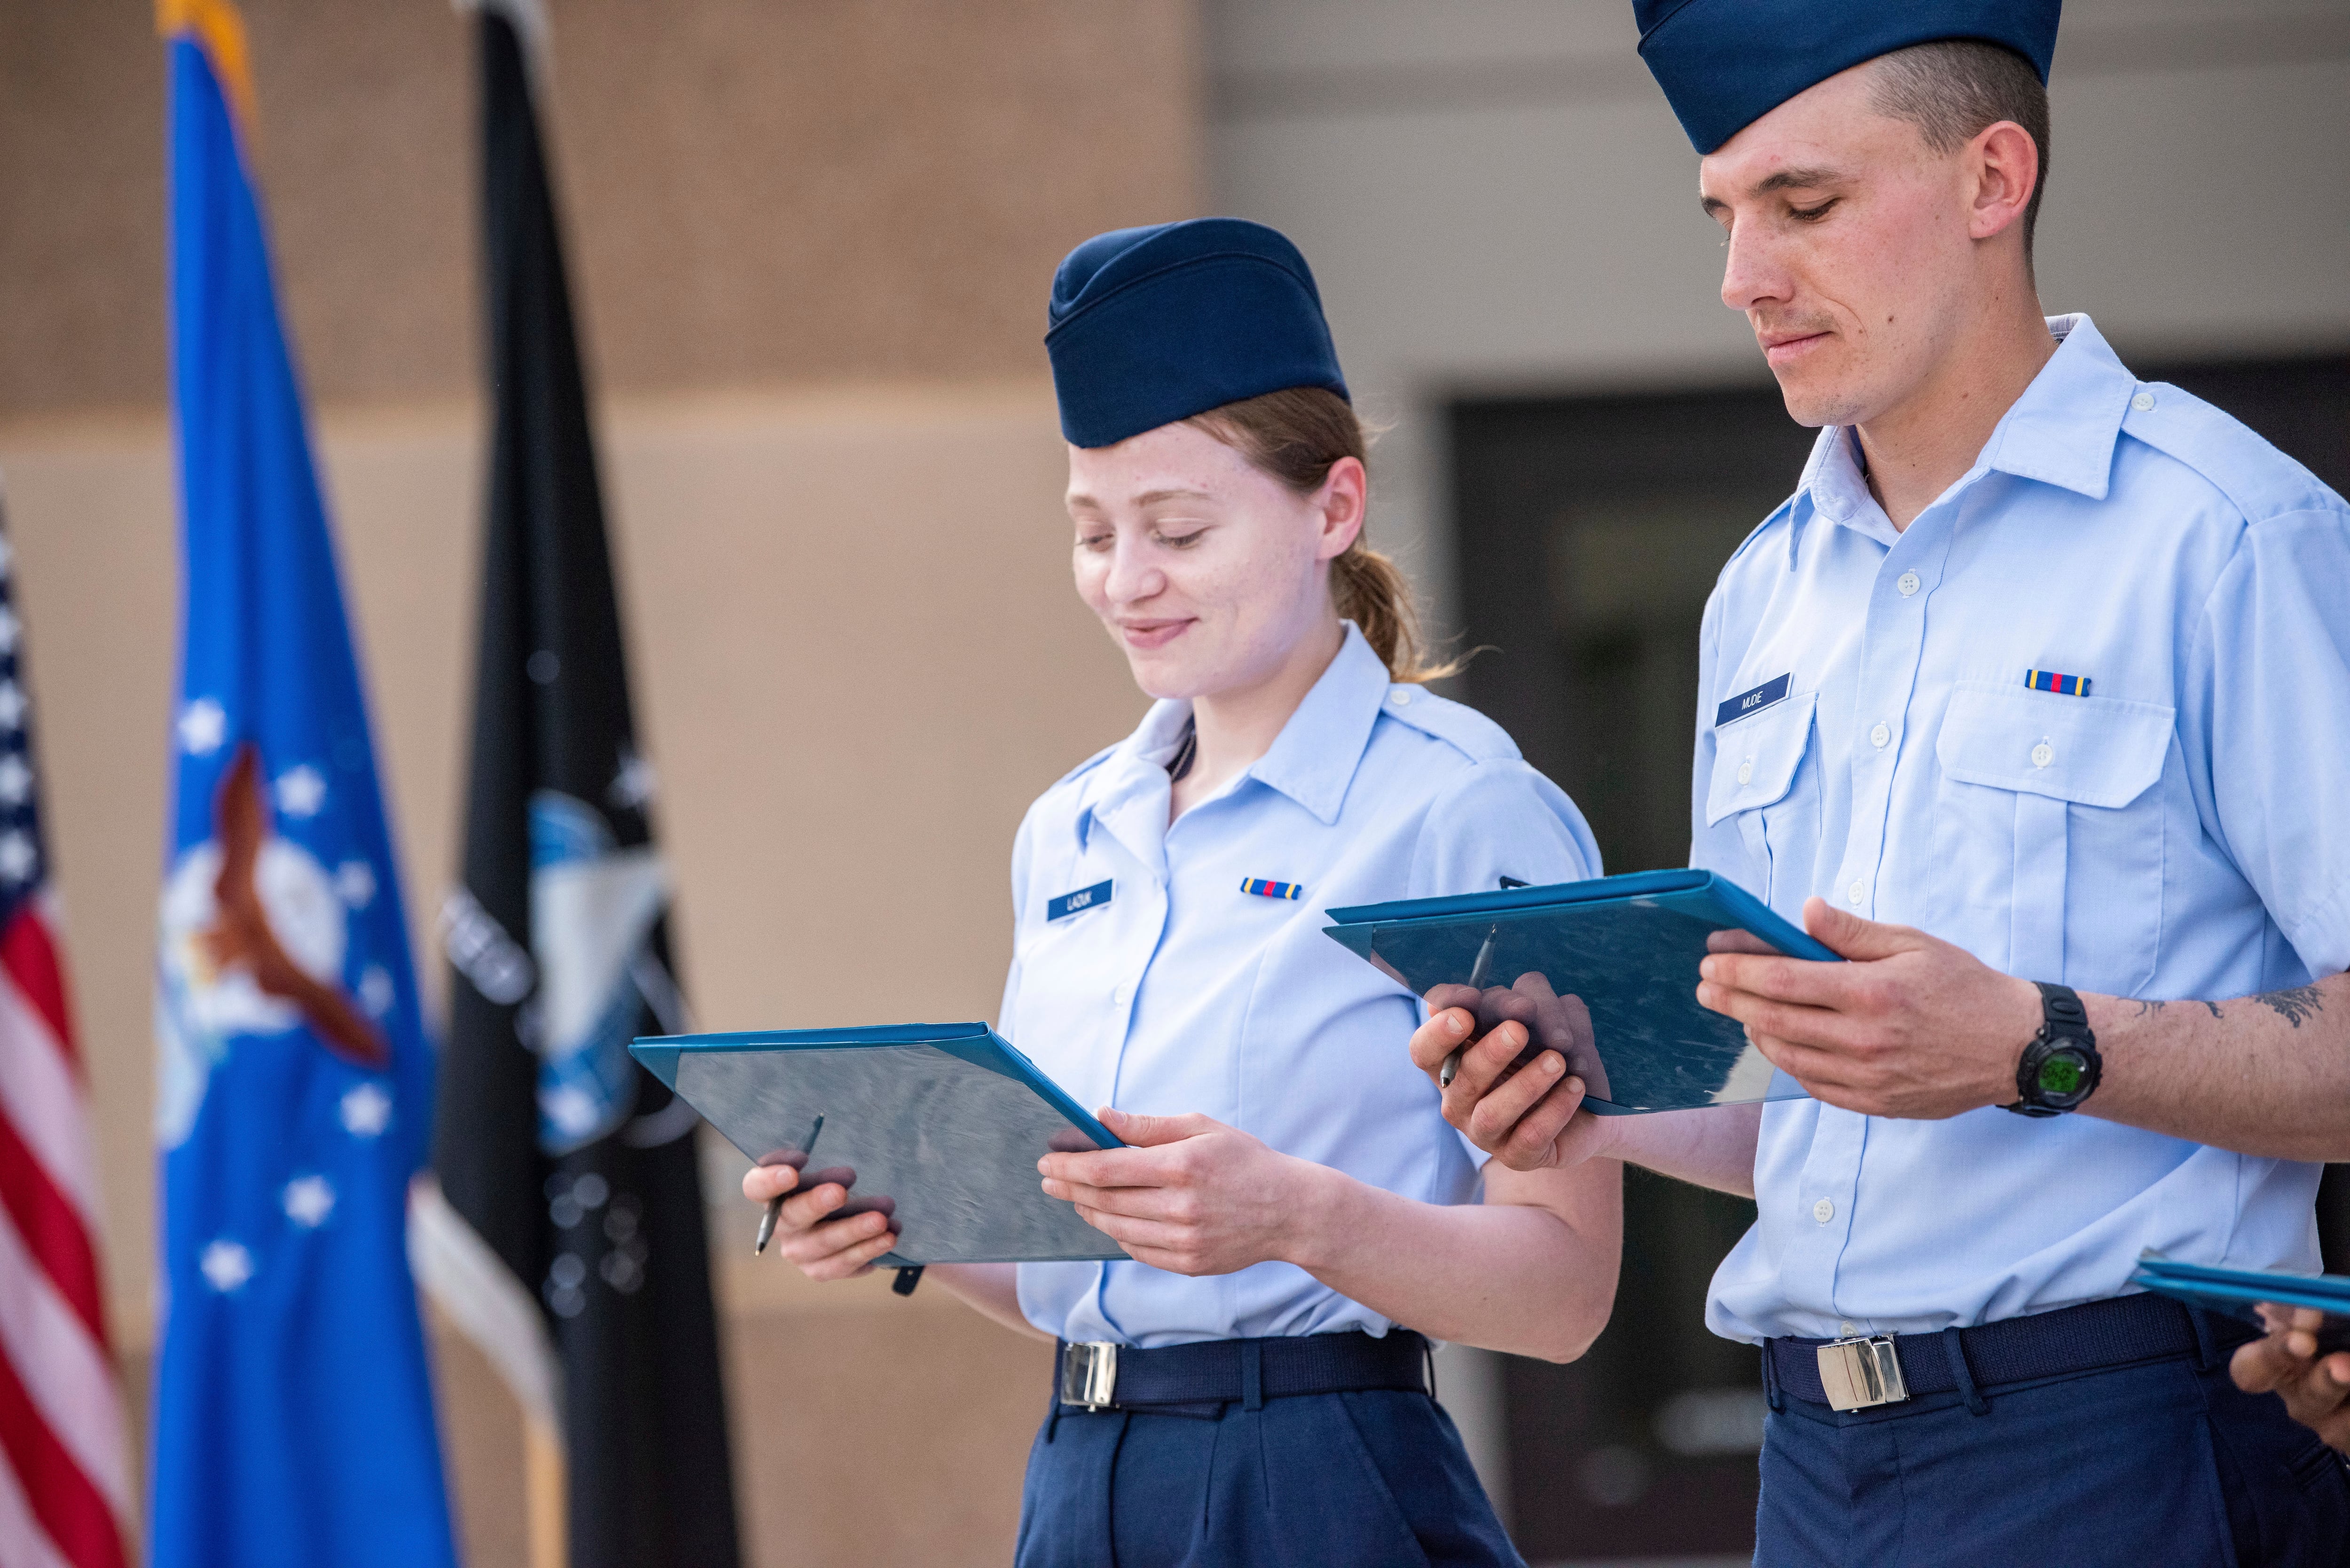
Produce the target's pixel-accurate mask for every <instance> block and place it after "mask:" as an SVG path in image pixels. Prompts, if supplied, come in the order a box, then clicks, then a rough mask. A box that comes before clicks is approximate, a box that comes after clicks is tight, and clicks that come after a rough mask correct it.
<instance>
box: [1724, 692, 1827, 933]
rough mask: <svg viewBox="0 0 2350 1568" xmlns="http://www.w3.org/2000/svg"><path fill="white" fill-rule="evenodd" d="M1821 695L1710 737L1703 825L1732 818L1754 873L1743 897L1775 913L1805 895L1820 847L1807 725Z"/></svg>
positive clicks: (1816, 783)
mask: <svg viewBox="0 0 2350 1568" xmlns="http://www.w3.org/2000/svg"><path fill="white" fill-rule="evenodd" d="M1818 705H1819V693H1818V692H1816V691H1806V692H1804V694H1803V695H1802V696H1800V697H1790V698H1788V699H1787V700H1786V701H1784V702H1782V703H1779V704H1777V705H1776V706H1774V707H1771V708H1766V709H1764V710H1763V711H1762V712H1760V713H1758V714H1756V715H1754V717H1752V718H1751V719H1742V720H1740V721H1738V722H1736V723H1733V724H1730V725H1727V726H1717V727H1716V728H1715V730H1714V732H1713V778H1712V780H1711V783H1710V784H1708V785H1707V788H1706V794H1705V825H1706V826H1708V827H1713V826H1718V825H1719V824H1720V823H1721V821H1722V820H1723V819H1724V818H1727V817H1732V816H1734V817H1736V818H1737V819H1738V822H1737V826H1738V836H1739V839H1740V841H1741V842H1742V844H1743V845H1744V846H1745V847H1746V858H1747V862H1748V865H1749V866H1750V867H1752V874H1751V875H1750V876H1749V877H1744V878H1741V880H1742V881H1743V882H1744V883H1745V886H1746V889H1747V891H1749V892H1751V893H1752V894H1753V895H1754V896H1755V897H1756V898H1761V899H1762V900H1763V902H1764V903H1766V904H1770V905H1773V906H1774V907H1775V906H1776V904H1777V902H1778V895H1779V894H1780V893H1781V892H1782V891H1785V890H1789V889H1799V890H1800V891H1798V892H1797V897H1798V898H1801V897H1802V896H1803V894H1804V893H1807V892H1808V891H1809V890H1810V889H1809V884H1810V881H1811V874H1812V863H1813V861H1814V858H1815V857H1816V856H1817V853H1818V849H1819V841H1820V786H1819V765H1818V763H1817V762H1816V761H1815V760H1812V761H1808V763H1807V759H1811V757H1812V751H1813V748H1812V718H1813V711H1814V709H1816V708H1817V707H1818Z"/></svg>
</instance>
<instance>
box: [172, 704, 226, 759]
mask: <svg viewBox="0 0 2350 1568" xmlns="http://www.w3.org/2000/svg"><path fill="white" fill-rule="evenodd" d="M177 728H178V730H179V732H180V748H181V749H182V751H184V752H186V753H188V755H190V756H192V757H208V756H210V755H212V754H213V753H214V752H217V751H219V750H220V745H221V742H223V741H225V740H227V739H228V714H227V713H226V712H225V711H223V710H222V708H221V705H220V704H219V703H217V702H215V701H213V700H212V699H211V698H209V697H199V698H197V699H196V700H195V701H192V702H191V703H189V704H188V705H187V706H186V707H184V708H182V709H181V710H180V722H179V724H178V726H177Z"/></svg>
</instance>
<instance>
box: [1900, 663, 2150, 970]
mask: <svg viewBox="0 0 2350 1568" xmlns="http://www.w3.org/2000/svg"><path fill="white" fill-rule="evenodd" d="M2177 717H2178V715H2177V711H2176V710H2174V709H2171V708H2166V707H2163V706H2161V705H2159V704H2157V703H2152V702H2131V701H2123V700H2121V699H2118V698H2112V697H2062V696H2057V695H2054V694H2053V693H2047V692H2035V691H2024V690H2021V689H2016V688H2010V687H2005V686H1990V685H1984V684H1979V683H1969V684H1964V685H1961V686H1960V687H1959V688H1958V690H1957V691H1954V692H1953V693H1952V694H1951V697H1950V708H1949V710H1948V711H1947V712H1946V713H1945V714H1944V716H1943V719H1942V728H1941V732H1940V734H1939V736H1937V737H1936V739H1935V742H1934V756H1935V761H1936V762H1937V763H1939V768H1940V774H1941V776H1940V778H1939V782H1938V784H1937V785H1936V792H1935V804H1936V807H1937V809H1936V812H1935V830H1934V843H1933V850H1934V862H1935V865H1936V867H1937V875H1938V876H1939V878H1940V882H1941V894H1942V896H1941V898H1939V900H1937V903H1938V906H1939V915H1940V919H1939V920H1938V927H1939V928H1940V929H1939V932H1938V934H1941V935H1945V936H1948V937H1950V940H1954V941H1957V942H1959V943H1960V946H1962V947H1965V948H1967V949H1968V950H1970V951H1972V952H1973V953H1974V954H1975V955H1976V956H1977V957H1978V958H1981V959H1982V960H1983V961H1985V962H1986V963H1991V964H1993V965H1996V966H1997V967H1999V968H2001V969H2003V970H2005V971H2007V972H2008V973H2010V974H2015V975H2021V976H2024V977H2026V978H2029V979H2033V980H2045V981H2059V982H2062V983H2064V984H2067V985H2074V986H2087V987H2089V988H2091V989H2093V990H2103V991H2109V992H2114V993H2116V994H2118V995H2123V996H2130V995H2136V994H2138V993H2139V992H2142V991H2144V990H2145V988H2146V987H2147V985H2148V984H2149V983H2150V982H2151V981H2152V979H2153V975H2154V970H2155V961H2156V959H2157V956H2158V948H2159V946H2160V943H2161V940H2162V875H2163V835H2164V829H2165V822H2164V810H2165V808H2164V798H2163V797H2164V792H2163V791H2162V790H2160V789H2158V788H2157V787H2156V785H2157V784H2159V783H2160V782H2161V779H2162V774H2163V768H2164V766H2165V765H2166V763H2167V761H2168V757H2169V754H2170V748H2171V734H2172V731H2173V728H2174V726H2175V722H2176V720H2177Z"/></svg>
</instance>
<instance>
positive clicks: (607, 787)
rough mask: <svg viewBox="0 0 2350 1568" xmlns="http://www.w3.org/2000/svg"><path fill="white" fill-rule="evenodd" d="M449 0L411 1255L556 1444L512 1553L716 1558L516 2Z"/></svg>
mask: <svg viewBox="0 0 2350 1568" xmlns="http://www.w3.org/2000/svg"><path fill="white" fill-rule="evenodd" d="M474 9H476V11H477V13H478V22H477V27H476V34H477V37H478V39H479V42H480V65H481V94H482V96H481V112H482V119H481V130H482V143H481V146H482V163H481V170H482V224H483V236H482V237H483V242H484V252H485V254H484V258H483V259H484V266H483V271H482V275H483V282H484V287H485V289H486V292H487V296H488V297H487V300H486V302H485V303H486V306H487V308H486V309H485V310H484V313H483V314H484V325H485V326H486V327H487V329H488V354H487V358H488V369H489V383H490V394H491V395H490V403H491V410H492V412H491V428H490V441H489V463H488V467H489V495H488V505H487V512H488V516H487V519H486V524H485V526H484V530H483V547H482V563H483V569H482V588H481V620H480V626H481V640H480V643H479V645H478V649H477V654H476V662H475V665H474V685H473V745H472V760H471V763H470V768H469V773H468V779H467V784H466V789H465V847H464V858H463V867H462V877H463V880H462V883H461V885H460V886H459V887H458V888H456V889H455V890H454V891H453V892H452V895H451V896H450V897H449V898H448V899H447V900H446V902H445V903H444V904H443V906H442V932H443V938H444V941H445V943H446V946H447V949H448V954H449V959H450V965H451V970H452V974H451V976H450V983H449V1032H448V1040H447V1044H446V1046H445V1048H444V1051H443V1054H442V1061H441V1103H440V1113H439V1116H438V1117H437V1118H436V1125H435V1130H434V1135H433V1137H434V1148H433V1162H432V1163H433V1169H434V1173H435V1175H436V1176H437V1177H438V1179H439V1184H440V1185H439V1189H438V1196H437V1197H433V1198H430V1199H424V1200H421V1201H420V1202H419V1204H418V1209H417V1214H418V1220H419V1223H418V1227H417V1230H418V1236H419V1243H418V1257H419V1260H420V1262H421V1273H422V1275H423V1279H424V1283H425V1285H426V1287H427V1288H428V1289H430V1290H431V1291H432V1293H433V1295H434V1297H435V1298H436V1299H437V1300H438V1301H439V1303H441V1305H442V1310H443V1311H444V1312H446V1313H447V1314H448V1315H449V1317H450V1318H451V1319H452V1321H453V1322H455V1323H456V1324H459V1325H460V1326H461V1327H463V1329H464V1331H465V1332H466V1334H468V1335H469V1336H471V1337H472V1338H473V1341H474V1342H475V1343H476V1344H477V1345H480V1346H481V1348H482V1350H483V1351H484V1354H485V1355H487V1356H488V1358H489V1360H490V1361H491V1363H492V1364H493V1365H494V1366H496V1367H497V1368H498V1369H499V1371H500V1372H501V1373H502V1374H503V1375H504V1377H505V1379H506V1381H507V1384H508V1386H510V1387H511V1388H512V1389H513V1390H514V1392H515V1396H516V1397H517V1399H518V1401H519V1402H520V1404H521V1405H522V1407H523V1409H524V1412H525V1417H526V1421H527V1423H528V1425H527V1426H526V1428H525V1432H526V1434H527V1433H529V1432H531V1431H532V1430H534V1429H535V1430H536V1432H537V1433H538V1434H540V1435H539V1436H538V1437H537V1438H530V1437H528V1436H526V1438H525V1441H526V1442H533V1441H536V1442H539V1443H542V1444H543V1445H544V1446H545V1449H546V1450H551V1451H552V1453H554V1454H556V1455H559V1458H560V1459H561V1461H562V1464H561V1468H560V1471H559V1473H560V1476H561V1479H562V1481H563V1486H562V1495H563V1511H562V1513H561V1516H560V1518H559V1519H549V1520H546V1521H544V1522H543V1523H542V1524H541V1525H539V1526H538V1527H536V1529H535V1532H534V1535H535V1540H536V1542H538V1543H539V1545H540V1549H541V1550H544V1551H546V1552H547V1553H548V1555H549V1556H552V1555H553V1554H554V1547H555V1545H556V1542H558V1541H564V1542H567V1551H568V1555H567V1562H568V1563H569V1564H570V1568H733V1565H734V1564H735V1563H737V1562H738V1561H739V1558H740V1548H739V1542H738V1541H737V1538H736V1532H735V1520H734V1500H733V1480H732V1461H731V1458H730V1455H729V1451H728V1445H727V1436H726V1400H725V1394H724V1389H723V1386H721V1382H720V1363H719V1355H718V1331H717V1319H716V1314H715V1310H714V1308H713V1306H712V1301H711V1295H710V1257H709V1253H708V1251H707V1250H706V1247H705V1241H706V1238H705V1237H704V1236H703V1233H702V1186H701V1177H700V1171H699V1168H698V1166H697V1163H696V1158H695V1154H694V1139H693V1131H694V1128H695V1127H696V1126H697V1125H698V1118H697V1117H696V1116H694V1114H693V1108H692V1107H691V1106H688V1105H687V1104H686V1103H685V1102H684V1101H683V1100H681V1099H677V1098H675V1097H674V1096H671V1094H670V1092H669V1090H668V1089H667V1088H666V1087H665V1086H663V1085H661V1083H660V1081H659V1080H658V1079H656V1078H654V1077H652V1076H651V1075H650V1074H648V1073H646V1072H645V1071H644V1070H643V1069H642V1068H640V1067H639V1066H638V1065H637V1064H636V1063H635V1062H634V1061H633V1060H632V1059H631V1058H630V1057H629V1040H630V1039H631V1038H633V1037H634V1036H636V1035H639V1034H650V1033H670V1032H673V1031H675V1030H677V1029H679V1028H681V1027H682V1026H683V1022H684V1019H683V1014H682V1012H681V998H680V995H679V988H678V987H677V985H676V984H675V983H674V982H673V981H672V980H671V967H670V948H669V935H668V912H669V907H670V890H671V882H670V877H669V874H668V871H667V870H666V868H665V865H664V862H663V860H662V858H661V855H660V850H659V848H658V847H657V846H656V845H655V842H654V837H653V826H654V823H653V782H654V781H653V773H652V769H651V766H650V763H648V762H647V761H646V759H645V757H644V756H643V754H642V753H641V752H640V751H639V748H638V745H637V731H636V721H635V715H634V711H633V710H632V708H631V706H630V703H629V681H628V670H627V662H626V659H624V657H623V653H624V645H623V642H622V639H621V635H620V606H619V597H618V595H617V594H616V593H615V591H614V587H613V582H612V563H611V556H610V552H609V549H608V541H607V538H606V535H605V528H604V504H603V496H602V491H601V487H600V486H599V484H598V480H597V472H596V453H595V448H594V444H593V441H592V438H591V432H590V429H589V424H588V413H587V410H588V403H587V378H586V375H585V372H584V369H583V365H582V360H583V358H584V356H583V355H582V354H581V352H580V348H579V341H578V337H577V332H576V330H575V325H574V321H573V317H572V311H571V296H570V289H569V286H568V284H567V279H566V275H565V271H564V265H563V250H562V244H561V237H560V227H559V225H558V223H557V221H556V220H557V213H556V200H555V196H556V193H555V190H554V187H553V184H552V182H550V181H549V179H548V177H547V160H546V148H545V144H544V142H543V141H542V140H541V129H540V123H539V119H538V114H537V105H536V101H535V99H534V98H533V96H532V95H533V82H534V79H535V76H543V74H544V73H543V71H539V72H535V71H534V62H535V61H536V60H538V59H539V58H540V57H537V56H536V55H535V54H534V53H532V50H533V49H534V48H535V47H544V45H545V38H544V26H543V24H544V20H545V13H544V12H543V11H542V10H541V9H540V8H539V7H537V6H536V5H527V4H524V3H523V0H481V3H480V4H479V5H477V6H475V7H474ZM518 23H519V24H520V25H519V26H517V24H518ZM558 1433H559V1438H558V1437H556V1434H558ZM534 1473H535V1474H536V1475H538V1476H543V1477H546V1478H547V1479H548V1480H552V1479H554V1476H555V1474H556V1468H555V1467H554V1466H553V1465H551V1464H548V1465H544V1466H540V1467H535V1472H534ZM546 1490H547V1492H550V1493H551V1492H552V1491H553V1490H555V1489H554V1488H553V1487H552V1486H549V1487H547V1488H546ZM550 1512H551V1510H550Z"/></svg>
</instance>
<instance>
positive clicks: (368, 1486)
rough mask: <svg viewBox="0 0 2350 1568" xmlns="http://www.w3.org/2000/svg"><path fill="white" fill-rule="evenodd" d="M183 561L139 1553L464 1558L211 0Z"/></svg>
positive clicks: (189, 293)
mask: <svg viewBox="0 0 2350 1568" xmlns="http://www.w3.org/2000/svg"><path fill="white" fill-rule="evenodd" d="M159 22H160V24H161V29H162V32H163V35H164V37H165V40H166V47H167V49H168V51H169V72H168V74H169V82H170V94H171V107H170V116H169V123H170V143H171V151H170V156H171V165H170V168H171V192H170V220H169V230H170V235H171V308H172V400H173V411H174V414H175V416H176V421H177V427H178V438H179V457H180V482H181V500H182V516H183V523H184V528H185V533H184V536H183V537H184V562H185V576H184V578H183V588H184V594H185V598H184V601H183V606H182V637H183V641H182V660H181V676H180V691H179V701H178V705H177V709H176V712H175V715H174V720H173V724H172V751H173V753H174V759H175V762H176V769H175V776H174V781H173V789H172V809H171V818H170V826H169V832H170V843H169V846H168V849H167V864H166V867H165V872H164V878H165V879H164V889H163V896H162V909H161V932H160V953H159V964H158V976H157V987H158V989H157V1005H156V1033H157V1045H158V1050H159V1055H160V1077H159V1082H158V1085H157V1088H158V1094H157V1106H156V1136H157V1142H158V1144H159V1146H160V1148H161V1167H162V1171H161V1178H162V1192H161V1199H162V1214H161V1242H162V1265H163V1287H162V1321H161V1334H160V1339H161V1343H160V1345H159V1348H158V1352H157V1358H156V1367H155V1376H154V1420H153V1438H152V1453H151V1465H150V1472H151V1486H152V1504H151V1509H150V1511H149V1528H150V1532H151V1550H150V1552H149V1554H148V1560H149V1562H150V1563H151V1564H153V1568H228V1565H230V1564H235V1565H237V1568H275V1565H277V1564H285V1565H286V1568H294V1565H296V1564H301V1565H310V1564H317V1563H335V1564H338V1565H339V1568H364V1565H371V1564H379V1563H380V1564H385V1565H387V1568H388V1565H390V1564H394V1563H397V1564H401V1565H402V1568H414V1565H422V1568H433V1565H436V1564H452V1563H454V1562H455V1553H454V1552H453V1550H452V1543H451V1538H450V1530H449V1517H448V1504H447V1497H446V1493H445V1488H444V1483H443V1480H442V1466H441V1452H440V1444H439V1438H438V1436H437V1433H436V1431H435V1428H434V1423H433V1412H432V1386H431V1383H430V1380H429V1376H428V1370H427V1363H426V1360H425V1352H424V1338H423V1333H422V1328H421V1324H420V1322H419V1319H418V1313H417V1301H416V1291H415V1287H414V1284H413V1283H412V1282H411V1278H410V1274H409V1265H408V1256H407V1251H406V1245H405V1233H406V1219H407V1207H408V1189H409V1180H410V1178H411V1175H412V1174H413V1173H414V1172H415V1170H416V1169H417V1168H418V1166H419V1165H420V1164H421V1162H422V1160H423V1158H424V1156H425V1153H426V1150H427V1148H428V1147H429V1135H430V1131H431V1128H430V1118H431V1115H432V1056H431V1053H430V1051H429V1049H428V1046H427V1044H426V1040H425V1036H424V1030H423V1023H422V1019H421V1014H420V1012H419V1008H418V1002H417V994H416V981H415V973H414V971H413V968H412V966H411V962H410V958H409V949H408V931H407V927H406V924H405V920H404V917H403V915H402V913H401V909H400V884H399V878H398V876H397V874H396V869H395V863H394V861H393V858H392V851H391V841H390V834H389V833H388V831H387V829H386V826H385V822H384V811H383V801H382V797H381V795H380V792H379V790H378V788H377V784H376V773H375V759H374V754H373V750H372V748H371V746H370V744H369V734H368V720H367V709H366V704H365V701H364V700H363V698H362V696H361V693H360V688H359V667H358V663H357V661H356V659H354V657H353V653H352V649H351V641H350V632H349V628H348V625H347V624H346V622H345V619H344V615H343V604H342V595H341V591H340V589H339V587H338V582H337V576H336V567H335V556H334V547H333V545H332V542H331V540H330V539H329V537H328V531H327V517H326V511H325V507H324V505H323V504H322V502H321V499H320V495H319V490H318V481H317V471H316V469H315V467H314V465H313V463H312V462H311V456H310V446H309V438H308V433H307V429H306V427H305V421H304V415H303V409H302V400H301V393H300V389H299V387H298V385H297V383H296V377H295V371H294V366H293V362H292V358H291V356H290V354H289V352H288V350H287V347H286V338H285V335H284V331H283V328H282V327H281V325H280V321H279V317H278V313H277V306H276V296H275V292H274V289H273V286H272V283H271V278H270V266H269V254H268V248H267V244H266V240H265V235H264V232H263V227H262V219H261V213H260V209H259V204H258V202H257V200H256V195H255V188H254V183H253V180H252V175H251V170H250V166H249V165H248V164H247V162H246V161H245V158H244V153H245V151H246V149H247V147H248V146H249V143H250V138H251V137H252V134H253V129H254V127H253V118H252V93H251V88H250V86H249V84H248V80H247V78H246V74H245V65H244V33H243V27H242V24H241V22H240V19H239V17H238V16H237V13H236V11H235V9H234V6H233V5H229V4H228V3H227V0H162V4H161V5H160V6H159Z"/></svg>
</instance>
